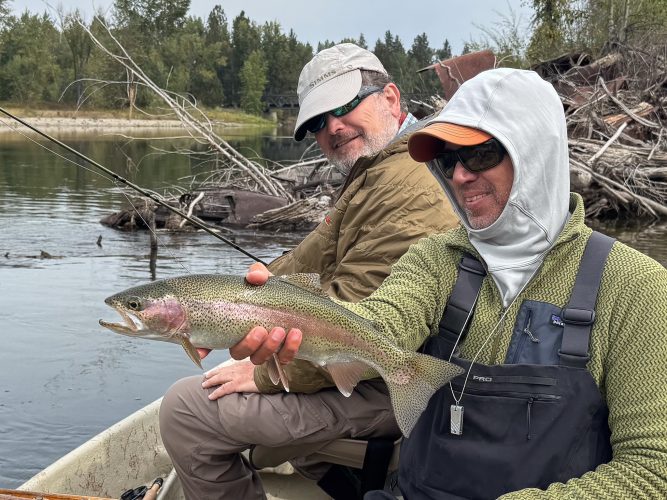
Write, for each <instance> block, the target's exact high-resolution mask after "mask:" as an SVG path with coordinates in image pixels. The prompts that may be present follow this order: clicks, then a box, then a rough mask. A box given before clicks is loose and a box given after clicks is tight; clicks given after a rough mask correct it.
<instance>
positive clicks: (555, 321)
mask: <svg viewBox="0 0 667 500" xmlns="http://www.w3.org/2000/svg"><path fill="white" fill-rule="evenodd" d="M551 324H552V325H556V326H565V323H563V320H562V319H560V316H558V315H556V314H552V315H551Z"/></svg>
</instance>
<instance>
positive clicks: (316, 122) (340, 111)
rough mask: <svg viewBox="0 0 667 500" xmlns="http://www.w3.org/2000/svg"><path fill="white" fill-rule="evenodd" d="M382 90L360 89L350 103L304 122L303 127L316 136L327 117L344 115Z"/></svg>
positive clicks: (379, 88)
mask: <svg viewBox="0 0 667 500" xmlns="http://www.w3.org/2000/svg"><path fill="white" fill-rule="evenodd" d="M383 90H384V87H375V86H372V87H361V90H360V91H359V93H358V94H357V96H356V97H355V98H354V99H352V100H351V101H350V102H348V103H347V104H343V105H342V106H338V107H337V108H334V109H332V110H331V111H327V112H326V113H322V114H321V115H317V116H315V117H314V118H311V119H310V120H308V121H307V122H306V124H305V125H304V127H306V130H307V131H308V132H312V133H313V134H317V133H318V132H319V131H320V130H322V129H323V128H324V126H325V125H326V123H327V115H332V116H335V117H336V118H338V117H341V116H343V115H346V114H348V113H349V112H350V111H352V110H353V109H354V108H356V107H357V106H359V104H361V101H363V100H364V99H366V98H367V97H368V96H369V95H373V94H377V93H378V92H382V91H383Z"/></svg>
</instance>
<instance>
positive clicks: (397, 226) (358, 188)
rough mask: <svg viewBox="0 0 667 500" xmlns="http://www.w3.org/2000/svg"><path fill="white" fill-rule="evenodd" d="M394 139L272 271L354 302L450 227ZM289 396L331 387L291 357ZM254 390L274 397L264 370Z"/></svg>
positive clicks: (440, 198) (450, 216) (424, 173)
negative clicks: (308, 278) (308, 277)
mask: <svg viewBox="0 0 667 500" xmlns="http://www.w3.org/2000/svg"><path fill="white" fill-rule="evenodd" d="M407 139H408V135H407V134H404V135H402V136H400V137H399V138H398V139H397V140H396V141H395V142H393V143H391V144H390V145H389V146H388V147H387V148H386V149H385V150H383V151H382V152H380V153H379V154H378V155H377V156H375V157H372V158H361V159H360V160H359V161H358V162H357V163H356V164H355V165H354V168H353V169H352V171H351V173H350V179H349V180H348V182H346V185H345V186H344V190H343V192H342V194H341V195H340V196H339V198H338V200H337V201H336V203H335V205H334V207H333V209H331V210H330V212H329V213H328V214H322V215H323V219H324V220H323V221H322V222H321V223H320V224H319V226H318V227H317V228H316V229H315V230H314V231H313V232H312V233H310V234H309V235H308V236H306V238H305V239H304V240H303V241H302V242H301V243H300V244H299V245H298V246H297V247H296V248H294V249H293V250H292V251H291V252H289V253H287V254H285V255H283V256H281V257H279V258H277V259H276V260H274V261H273V262H272V263H271V264H270V265H269V270H270V271H271V272H272V273H274V274H293V273H317V274H319V275H320V280H321V283H322V288H323V289H324V290H326V291H327V292H328V293H329V294H330V295H331V296H333V297H335V298H338V299H341V300H345V301H350V302H356V301H358V300H360V299H362V298H363V297H366V296H368V295H370V294H371V293H372V292H373V290H375V289H376V288H377V287H378V286H380V283H382V281H383V280H384V279H385V278H386V277H387V275H388V274H389V271H390V269H391V266H392V264H393V263H394V262H396V261H397V260H398V258H399V257H400V256H401V255H403V254H404V253H405V251H406V250H407V249H408V247H409V246H410V245H411V244H413V243H416V242H417V241H418V240H420V239H421V238H423V237H425V236H428V235H430V234H433V233H439V232H443V231H446V230H447V229H450V228H452V227H453V226H455V225H456V224H457V223H458V219H457V218H456V216H455V215H454V212H453V210H452V208H451V205H450V204H449V201H448V200H447V198H446V196H445V193H444V191H443V190H442V188H441V187H440V185H439V184H438V182H437V181H436V180H435V178H434V177H433V176H432V175H431V173H430V172H429V171H428V168H426V165H424V164H423V163H417V162H415V161H413V160H412V159H411V158H410V156H409V155H408V151H407ZM285 372H286V375H287V377H288V380H289V382H290V390H291V391H294V392H314V391H316V390H318V389H321V388H322V387H328V386H331V385H333V382H332V381H331V379H330V378H329V377H328V374H327V373H326V372H325V371H323V370H321V369H319V368H315V367H314V366H313V365H312V364H311V363H308V362H306V361H300V360H297V361H295V362H293V363H290V364H289V365H287V366H286V367H285ZM254 378H255V383H256V384H257V387H258V388H259V390H260V392H277V391H280V390H282V386H275V385H273V383H272V382H271V380H270V379H269V377H268V372H267V370H266V367H265V366H258V367H257V368H256V369H255V375H254Z"/></svg>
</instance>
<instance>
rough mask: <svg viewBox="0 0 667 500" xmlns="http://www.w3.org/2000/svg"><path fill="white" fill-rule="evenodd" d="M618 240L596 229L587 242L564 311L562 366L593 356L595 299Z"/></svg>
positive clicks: (582, 362) (579, 364)
mask: <svg viewBox="0 0 667 500" xmlns="http://www.w3.org/2000/svg"><path fill="white" fill-rule="evenodd" d="M614 241H615V240H614V239H613V238H610V237H609V236H605V235H604V234H601V233H598V232H597V231H593V234H591V237H590V238H589V239H588V242H587V243H586V249H585V250H584V255H583V257H582V258H581V262H580V264H579V271H578V272H577V277H576V279H575V282H574V288H573V289H572V294H571V295H570V301H569V302H568V304H567V305H566V306H565V308H564V309H563V310H562V312H561V320H562V321H563V323H564V328H563V342H562V344H561V348H560V351H558V355H559V356H560V364H561V365H562V366H570V367H574V368H586V363H588V360H589V359H590V353H589V341H590V337H591V330H592V328H593V323H594V321H595V302H596V301H597V297H598V291H599V289H600V281H601V279H602V271H603V270H604V266H605V263H606V261H607V256H608V255H609V252H610V251H611V247H612V245H613V244H614Z"/></svg>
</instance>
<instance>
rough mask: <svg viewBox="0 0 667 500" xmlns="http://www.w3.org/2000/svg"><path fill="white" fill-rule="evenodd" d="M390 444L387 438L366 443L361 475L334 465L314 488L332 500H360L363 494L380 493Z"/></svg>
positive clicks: (359, 472)
mask: <svg viewBox="0 0 667 500" xmlns="http://www.w3.org/2000/svg"><path fill="white" fill-rule="evenodd" d="M394 442H395V440H394V439H391V438H371V439H369V440H368V444H367V445H366V453H365V455H364V464H363V467H362V469H361V471H358V469H357V470H354V469H352V468H351V467H346V466H344V465H339V464H334V465H332V466H331V467H330V468H329V470H328V471H327V472H326V474H324V476H322V478H321V479H320V480H319V481H318V482H317V485H318V486H319V487H320V488H322V489H323V490H324V491H325V492H326V493H327V494H328V495H329V496H331V497H332V498H333V499H334V500H354V499H359V500H361V498H362V497H363V496H364V494H365V493H366V492H368V491H371V490H381V489H383V488H384V483H385V480H386V478H387V471H388V470H389V463H390V462H391V458H392V455H393V453H394Z"/></svg>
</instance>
